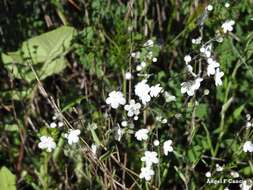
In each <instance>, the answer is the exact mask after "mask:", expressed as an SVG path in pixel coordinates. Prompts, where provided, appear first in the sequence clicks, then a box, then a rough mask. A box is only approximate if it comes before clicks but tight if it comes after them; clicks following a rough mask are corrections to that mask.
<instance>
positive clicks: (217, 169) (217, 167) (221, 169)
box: [216, 164, 223, 172]
mask: <svg viewBox="0 0 253 190" xmlns="http://www.w3.org/2000/svg"><path fill="white" fill-rule="evenodd" d="M216 171H217V172H221V171H223V167H222V166H220V165H219V164H216Z"/></svg>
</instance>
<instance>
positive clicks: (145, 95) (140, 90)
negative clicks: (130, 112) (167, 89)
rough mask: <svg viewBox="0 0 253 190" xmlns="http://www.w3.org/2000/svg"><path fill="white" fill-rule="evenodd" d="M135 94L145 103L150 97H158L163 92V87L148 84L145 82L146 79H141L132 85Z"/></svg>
mask: <svg viewBox="0 0 253 190" xmlns="http://www.w3.org/2000/svg"><path fill="white" fill-rule="evenodd" d="M134 92H135V95H136V96H138V97H139V99H140V100H141V101H142V103H143V104H144V105H146V104H147V103H148V102H149V101H150V100H151V97H158V96H159V94H160V93H161V92H163V88H162V87H160V84H157V85H155V86H151V87H150V86H149V85H148V84H147V80H142V81H141V82H139V83H138V84H136V85H135V87H134Z"/></svg>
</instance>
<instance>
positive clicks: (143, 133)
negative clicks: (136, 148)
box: [134, 129, 149, 141]
mask: <svg viewBox="0 0 253 190" xmlns="http://www.w3.org/2000/svg"><path fill="white" fill-rule="evenodd" d="M148 132H149V130H148V129H140V130H138V131H137V132H136V133H135V135H134V136H135V137H136V139H137V140H138V141H142V140H147V139H148Z"/></svg>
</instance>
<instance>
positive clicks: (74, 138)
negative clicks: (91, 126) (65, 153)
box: [64, 129, 81, 145]
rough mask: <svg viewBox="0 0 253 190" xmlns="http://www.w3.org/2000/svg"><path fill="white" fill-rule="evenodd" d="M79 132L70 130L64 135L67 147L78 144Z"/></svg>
mask: <svg viewBox="0 0 253 190" xmlns="http://www.w3.org/2000/svg"><path fill="white" fill-rule="evenodd" d="M80 134H81V131H80V130H79V129H70V130H69V132H68V133H67V134H65V135H64V136H65V138H67V139H68V143H69V145H72V144H74V143H77V142H79V135H80Z"/></svg>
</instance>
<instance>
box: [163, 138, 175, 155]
mask: <svg viewBox="0 0 253 190" xmlns="http://www.w3.org/2000/svg"><path fill="white" fill-rule="evenodd" d="M171 145H172V140H167V141H165V142H164V143H163V152H164V154H165V155H166V156H167V155H168V153H169V152H172V151H173V147H172V146H171Z"/></svg>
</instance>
